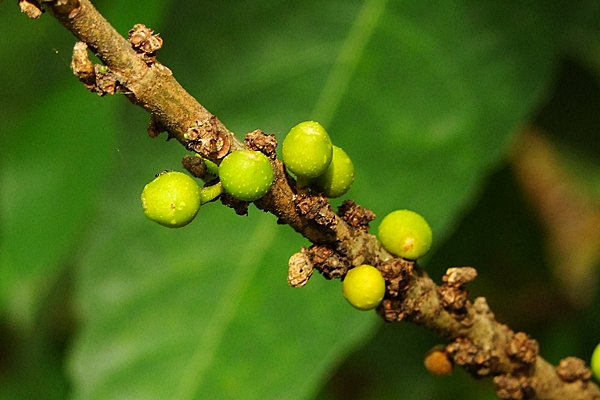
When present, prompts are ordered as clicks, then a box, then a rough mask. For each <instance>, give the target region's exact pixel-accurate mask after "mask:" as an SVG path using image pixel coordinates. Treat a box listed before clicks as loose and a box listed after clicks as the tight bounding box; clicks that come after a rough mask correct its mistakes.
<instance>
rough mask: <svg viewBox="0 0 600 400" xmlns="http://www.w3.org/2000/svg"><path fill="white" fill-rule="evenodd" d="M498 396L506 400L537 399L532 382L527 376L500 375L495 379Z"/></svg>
mask: <svg viewBox="0 0 600 400" xmlns="http://www.w3.org/2000/svg"><path fill="white" fill-rule="evenodd" d="M494 386H495V390H496V395H498V397H499V398H501V399H504V400H526V399H534V398H535V389H534V388H533V386H532V384H531V380H530V379H529V378H527V377H525V376H514V375H498V376H495V377H494Z"/></svg>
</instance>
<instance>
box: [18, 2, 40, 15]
mask: <svg viewBox="0 0 600 400" xmlns="http://www.w3.org/2000/svg"><path fill="white" fill-rule="evenodd" d="M19 8H20V9H21V12H22V13H23V14H25V15H26V16H27V18H31V19H37V18H39V17H40V16H41V15H42V13H43V12H44V10H43V9H42V7H41V6H40V4H39V3H38V2H37V1H36V0H19Z"/></svg>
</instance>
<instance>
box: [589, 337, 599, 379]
mask: <svg viewBox="0 0 600 400" xmlns="http://www.w3.org/2000/svg"><path fill="white" fill-rule="evenodd" d="M590 366H591V367H592V372H593V373H594V375H596V379H598V381H600V344H598V346H596V349H594V352H593V353H592V361H591V362H590Z"/></svg>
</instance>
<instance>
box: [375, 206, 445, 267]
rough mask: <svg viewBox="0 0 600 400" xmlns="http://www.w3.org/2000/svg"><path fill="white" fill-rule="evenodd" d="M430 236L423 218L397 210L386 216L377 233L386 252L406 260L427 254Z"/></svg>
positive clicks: (429, 230) (430, 233) (428, 228)
mask: <svg viewBox="0 0 600 400" xmlns="http://www.w3.org/2000/svg"><path fill="white" fill-rule="evenodd" d="M432 236H433V235H432V232H431V228H430V227H429V224H428V223H427V221H425V218H423V217H422V216H420V215H419V214H417V213H416V212H414V211H410V210H397V211H394V212H391V213H390V214H388V215H386V216H385V218H384V219H383V220H382V221H381V224H380V225H379V231H378V233H377V238H378V239H379V241H380V242H381V244H382V245H383V247H385V249H386V250H387V251H389V252H390V253H392V254H394V255H396V256H400V257H402V258H406V259H408V260H416V259H417V258H420V257H423V256H424V255H425V254H427V252H428V251H429V249H430V248H431V242H432Z"/></svg>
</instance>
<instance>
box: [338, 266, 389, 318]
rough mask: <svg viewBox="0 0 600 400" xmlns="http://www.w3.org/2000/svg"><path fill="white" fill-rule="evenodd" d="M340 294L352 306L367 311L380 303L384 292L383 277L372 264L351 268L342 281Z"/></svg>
mask: <svg viewBox="0 0 600 400" xmlns="http://www.w3.org/2000/svg"><path fill="white" fill-rule="evenodd" d="M342 294H343V295H344V297H345V298H346V300H348V303H350V304H351V305H352V307H354V308H356V309H358V310H362V311H367V310H372V309H374V308H375V307H377V306H378V305H379V303H381V300H383V295H384V294H385V279H383V276H381V272H379V270H378V269H377V268H375V267H373V266H372V265H367V264H363V265H361V266H359V267H355V268H352V269H351V270H349V271H348V273H347V274H346V277H345V278H344V281H343V282H342Z"/></svg>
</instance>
